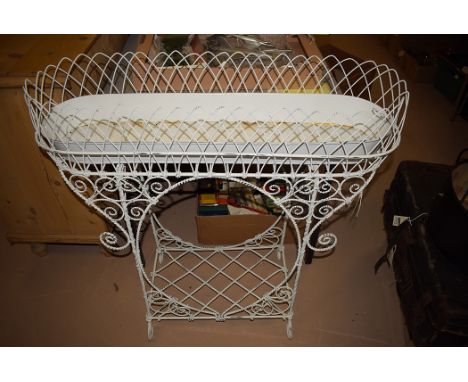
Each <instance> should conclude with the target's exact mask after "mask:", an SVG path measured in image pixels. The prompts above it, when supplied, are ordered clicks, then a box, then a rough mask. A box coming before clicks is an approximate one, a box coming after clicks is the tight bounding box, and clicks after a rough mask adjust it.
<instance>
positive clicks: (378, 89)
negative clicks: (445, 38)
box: [24, 53, 409, 338]
mask: <svg viewBox="0 0 468 382" xmlns="http://www.w3.org/2000/svg"><path fill="white" fill-rule="evenodd" d="M240 55H241V53H238V54H236V55H235V57H236V58H235V59H234V57H233V55H232V56H229V55H225V54H219V55H213V54H211V53H205V54H202V55H198V54H190V55H187V56H185V57H182V56H181V54H180V53H179V54H176V55H175V56H174V55H167V54H165V53H161V54H159V55H158V56H157V57H155V58H154V59H150V58H148V57H147V56H146V55H144V54H141V53H136V54H125V55H122V54H115V55H112V56H107V55H104V54H96V55H94V56H93V57H88V56H87V55H80V56H78V57H77V58H75V59H74V60H70V59H63V60H62V61H61V62H60V63H59V64H58V65H56V66H48V67H47V68H46V69H45V70H44V71H43V72H40V73H38V75H37V78H36V81H35V82H34V83H33V82H30V81H26V83H25V87H24V90H25V99H26V103H27V104H28V107H29V110H30V115H31V119H32V121H33V125H34V128H35V137H36V140H37V143H38V145H39V146H40V147H41V148H42V149H43V150H44V151H45V152H47V153H48V155H49V156H50V157H51V159H52V160H53V161H54V162H55V164H56V165H57V167H58V169H59V171H60V173H61V175H62V177H63V179H64V180H65V182H66V183H67V185H68V186H69V187H70V188H71V189H72V190H73V191H74V192H75V193H76V194H77V195H78V196H79V197H80V198H81V199H83V201H84V202H85V203H86V204H87V205H88V206H90V207H92V208H94V209H95V210H96V211H98V212H99V213H100V214H101V215H103V216H104V217H105V218H106V219H107V220H108V221H109V222H111V223H112V225H113V226H114V227H115V230H116V232H114V233H111V232H104V233H103V234H102V235H101V241H102V244H103V245H104V246H105V247H106V248H108V249H110V250H113V251H120V250H125V249H127V248H131V250H132V251H133V253H134V256H135V261H136V266H137V270H138V275H139V278H140V281H141V285H142V288H143V293H144V299H145V303H146V307H147V316H146V320H147V322H148V336H149V338H152V336H153V326H152V321H153V320H162V319H188V320H196V319H215V320H217V321H223V320H226V319H231V318H245V319H251V320H252V319H257V318H280V319H284V320H287V323H288V324H287V334H288V336H289V337H290V338H291V336H292V317H293V305H294V300H295V297H296V291H297V286H298V282H299V276H300V271H301V266H302V263H303V257H304V254H305V251H306V248H310V249H312V250H315V251H328V250H330V249H332V248H333V247H334V246H335V245H336V240H337V239H336V236H335V235H333V234H332V233H323V234H321V235H320V236H319V239H318V242H317V243H312V242H311V237H312V235H313V233H314V232H315V231H316V230H318V229H319V227H320V225H321V223H322V222H323V221H324V220H326V219H328V218H330V217H331V216H332V215H333V214H334V213H335V212H336V211H337V210H339V209H341V208H343V207H345V206H349V205H350V204H351V203H352V202H353V200H354V199H355V198H356V197H360V196H361V195H362V192H363V190H364V188H365V187H366V186H367V184H368V183H369V182H370V181H371V179H372V178H373V176H374V174H375V172H376V171H377V169H378V168H379V166H380V164H381V163H382V161H383V160H384V159H385V158H386V156H387V155H388V154H390V153H391V152H392V151H393V150H394V149H395V148H396V147H397V146H398V144H399V142H400V136H401V129H402V127H403V123H404V119H405V115H406V109H407V104H408V99H409V94H408V92H407V89H406V83H405V82H404V81H402V80H400V79H399V77H398V74H397V73H396V72H395V71H394V70H393V69H390V68H388V67H387V66H386V65H377V64H376V63H374V62H370V61H367V62H364V63H358V62H356V61H354V60H352V59H349V60H345V61H339V60H337V59H336V58H335V57H333V56H329V57H325V58H323V59H322V58H318V57H309V58H307V57H303V56H298V57H294V58H289V57H287V56H285V55H281V56H279V57H276V58H275V59H272V58H269V57H268V56H262V57H259V56H258V55H257V56H255V57H253V56H244V59H239V57H241V56H240ZM173 57H178V61H175V60H174V58H173ZM181 57H182V58H181ZM284 62H286V64H284ZM280 63H281V64H280ZM187 64H189V65H187ZM194 94H195V95H194ZM148 97H149V98H148ZM132 102H134V104H133V105H132V104H131V103H132ZM167 105H172V106H167ZM174 105H175V106H174ZM272 105H276V106H274V109H272V107H273V106H272ZM278 105H281V106H280V107H278ZM213 177H217V178H223V179H226V180H231V181H235V182H239V183H241V184H244V185H247V186H250V187H253V188H255V189H256V190H257V191H259V192H261V193H263V194H265V195H266V196H268V197H270V198H272V199H273V200H274V202H275V203H276V204H277V205H278V206H279V207H280V208H281V210H282V211H283V215H282V217H280V218H279V219H278V220H277V222H276V223H275V224H274V225H273V226H272V227H270V229H268V230H267V231H265V232H264V233H261V234H259V235H257V236H256V237H255V238H252V239H250V240H247V241H246V242H244V243H240V244H238V245H232V246H216V247H203V246H199V245H195V244H192V243H187V242H185V241H184V240H182V239H180V238H178V237H177V236H175V235H174V234H173V233H171V232H169V231H168V230H167V229H166V228H164V227H162V226H161V224H160V223H159V221H158V219H157V217H156V214H155V211H156V210H157V208H158V205H159V204H160V203H162V200H163V198H164V197H165V196H167V195H168V194H169V193H170V192H171V191H172V190H174V189H176V188H177V187H180V186H181V185H183V184H185V183H188V182H191V181H197V180H199V179H202V178H213ZM253 178H256V179H259V178H262V179H263V180H264V182H263V183H261V185H260V186H259V185H258V184H257V183H256V182H255V183H252V182H250V181H249V179H253ZM286 221H289V222H290V224H291V226H292V227H293V229H294V231H295V236H296V241H297V254H296V256H295V257H294V258H293V259H288V258H287V256H285V254H284V244H283V241H284V233H285V224H286V223H285V222H286ZM148 222H150V224H151V226H152V231H153V234H154V238H155V241H156V245H157V249H156V254H155V256H154V262H153V267H152V270H151V271H147V270H145V265H144V264H143V261H142V254H141V247H140V242H141V237H142V235H143V231H144V227H145V226H146V225H147V223H148ZM147 267H149V265H147ZM231 268H237V272H238V273H232V269H231ZM248 278H250V282H248V281H247V279H248ZM219 280H224V285H221V286H220V285H217V282H219ZM234 288H235V289H236V295H235V296H234V295H233V294H231V289H234Z"/></svg>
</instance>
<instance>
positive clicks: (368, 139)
mask: <svg viewBox="0 0 468 382" xmlns="http://www.w3.org/2000/svg"><path fill="white" fill-rule="evenodd" d="M173 57H177V61H176V60H175V59H174V58H173ZM285 62H286V64H285ZM161 63H162V65H163V66H161ZM187 63H190V65H187ZM277 63H282V64H281V65H277ZM25 94H26V95H25V97H26V102H27V104H28V106H29V109H30V114H31V118H32V120H33V124H34V127H35V130H36V139H37V142H38V144H39V146H40V147H42V148H43V149H44V150H45V151H46V152H48V154H49V155H50V156H51V157H52V159H54V161H55V162H56V163H57V164H58V165H59V166H60V167H61V168H63V169H67V170H69V171H71V172H86V173H91V172H96V171H97V172H101V171H111V172H113V171H115V170H116V166H118V165H119V164H125V165H127V166H130V167H131V171H132V172H144V173H149V172H157V173H162V174H166V175H194V174H201V173H204V174H209V175H213V174H217V173H223V174H226V173H229V174H242V173H246V172H248V173H250V174H253V175H254V176H256V175H257V176H261V175H262V174H269V175H272V174H273V175H274V174H278V173H284V172H288V173H291V174H293V175H296V176H304V175H301V174H310V173H311V171H314V170H316V169H318V168H319V166H325V172H329V171H331V169H333V172H334V173H340V172H341V173H353V172H361V173H362V172H366V171H367V170H369V169H370V168H375V166H378V164H379V163H380V162H381V160H382V159H383V158H384V157H385V156H386V155H387V154H388V153H390V152H391V151H392V150H393V149H395V147H397V145H398V143H399V140H400V133H401V128H402V125H403V121H404V118H405V113H406V108H407V103H408V92H407V90H406V84H405V82H404V81H402V80H400V79H399V77H398V74H397V73H396V71H394V70H393V69H390V68H388V67H387V66H386V65H377V64H375V63H373V62H370V61H368V62H363V63H358V62H356V61H354V60H352V59H349V60H345V61H338V60H337V59H336V58H335V57H333V56H329V57H325V58H323V59H321V58H318V57H309V58H306V57H304V56H296V57H294V58H292V59H291V58H289V57H288V56H286V55H280V56H277V57H276V58H274V59H273V58H271V57H268V56H265V57H259V56H258V55H256V56H254V57H251V56H249V55H246V56H245V59H244V60H242V61H239V58H238V55H236V58H235V59H234V58H232V57H231V56H226V54H220V55H213V54H211V53H209V52H207V53H205V54H202V55H198V54H190V55H187V56H182V55H181V54H180V53H178V54H177V55H175V54H174V53H173V54H170V55H167V54H166V53H161V54H159V55H158V56H156V57H155V58H153V59H149V58H148V57H147V56H146V55H144V54H141V53H136V54H125V55H122V54H115V55H112V56H107V55H104V54H96V55H94V56H93V57H89V56H86V55H80V56H78V57H77V58H76V59H74V60H70V59H63V60H62V61H61V62H60V63H59V64H58V65H56V66H48V67H47V68H46V69H45V70H44V71H43V72H40V73H38V75H37V78H36V82H35V83H32V82H30V81H27V82H26V84H25ZM330 166H332V167H330ZM322 168H323V167H322ZM305 176H307V175H305Z"/></svg>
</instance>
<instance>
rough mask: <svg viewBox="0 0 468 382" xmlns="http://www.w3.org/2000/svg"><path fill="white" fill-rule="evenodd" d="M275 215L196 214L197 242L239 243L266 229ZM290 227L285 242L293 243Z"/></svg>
mask: <svg viewBox="0 0 468 382" xmlns="http://www.w3.org/2000/svg"><path fill="white" fill-rule="evenodd" d="M277 218H278V217H277V216H275V215H226V216H196V217H195V219H196V222H197V230H198V242H199V243H200V244H210V245H223V244H237V243H241V242H243V241H245V240H247V239H250V238H251V237H253V236H255V235H257V234H259V233H262V232H263V231H265V230H266V229H268V228H269V227H270V226H271V225H272V224H273V223H274V222H275V221H276V219H277ZM295 242H296V240H295V233H294V230H293V228H292V227H287V232H286V237H285V243H288V244H289V243H295Z"/></svg>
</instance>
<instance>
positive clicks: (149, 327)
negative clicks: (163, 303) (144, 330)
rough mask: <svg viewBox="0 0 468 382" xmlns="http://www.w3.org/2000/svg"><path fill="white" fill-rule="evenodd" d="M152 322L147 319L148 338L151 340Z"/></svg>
mask: <svg viewBox="0 0 468 382" xmlns="http://www.w3.org/2000/svg"><path fill="white" fill-rule="evenodd" d="M153 334H154V333H153V323H152V322H151V321H148V340H149V341H151V340H152V339H153Z"/></svg>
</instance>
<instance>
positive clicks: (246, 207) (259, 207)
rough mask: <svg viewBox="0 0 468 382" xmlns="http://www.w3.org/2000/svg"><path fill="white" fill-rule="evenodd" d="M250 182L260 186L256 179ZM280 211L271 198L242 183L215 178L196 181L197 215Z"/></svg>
mask: <svg viewBox="0 0 468 382" xmlns="http://www.w3.org/2000/svg"><path fill="white" fill-rule="evenodd" d="M250 183H253V184H256V185H257V186H259V187H260V188H261V187H262V185H261V183H260V182H258V181H254V180H250ZM280 213H281V210H280V209H279V208H278V207H277V206H276V205H275V204H274V202H273V200H272V199H270V198H267V197H265V196H264V195H263V194H262V193H260V192H259V191H257V190H255V189H253V188H251V187H247V186H244V185H243V184H240V183H237V182H231V181H227V180H216V179H204V180H200V181H199V183H198V216H216V215H255V214H265V215H268V214H273V215H278V214H280Z"/></svg>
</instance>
